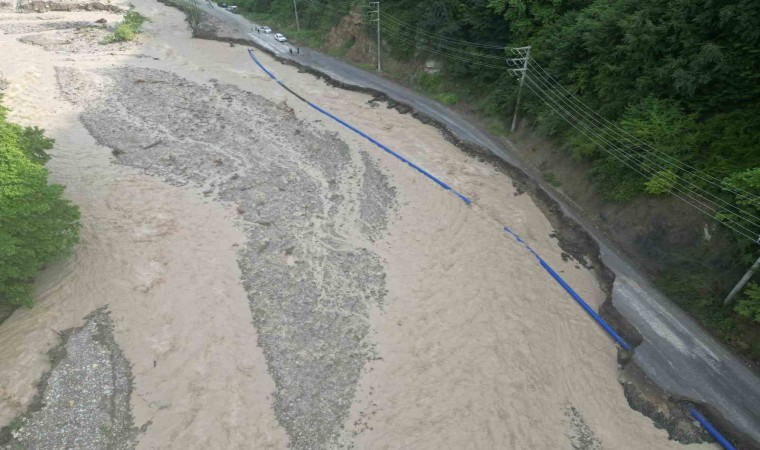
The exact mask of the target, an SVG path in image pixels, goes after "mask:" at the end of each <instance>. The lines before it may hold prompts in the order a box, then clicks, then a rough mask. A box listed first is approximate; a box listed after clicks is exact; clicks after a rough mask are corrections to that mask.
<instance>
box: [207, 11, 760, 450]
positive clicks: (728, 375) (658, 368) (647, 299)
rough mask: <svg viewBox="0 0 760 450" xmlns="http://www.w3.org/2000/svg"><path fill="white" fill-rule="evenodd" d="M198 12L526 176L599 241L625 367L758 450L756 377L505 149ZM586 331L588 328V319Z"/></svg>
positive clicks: (398, 95)
mask: <svg viewBox="0 0 760 450" xmlns="http://www.w3.org/2000/svg"><path fill="white" fill-rule="evenodd" d="M204 7H205V8H207V11H208V12H209V13H210V14H211V15H213V16H214V17H216V18H218V19H220V20H222V21H224V22H226V23H227V24H229V25H232V26H233V27H236V28H237V30H238V32H239V33H240V35H239V36H234V37H238V38H241V39H249V40H253V41H255V42H256V43H257V44H258V45H259V46H261V47H265V48H268V49H269V50H271V51H272V52H275V53H277V54H278V55H279V56H281V57H283V58H290V59H293V60H296V61H298V62H299V63H300V64H303V65H306V66H310V67H312V68H313V69H316V70H317V71H319V72H322V73H324V74H325V75H327V76H329V77H331V78H333V79H334V80H336V81H340V82H342V83H345V84H348V85H354V86H359V87H364V88H371V89H375V90H377V91H380V92H383V93H385V94H386V95H387V96H388V97H389V98H391V99H394V100H396V101H399V102H402V103H406V104H409V105H414V107H415V108H416V109H417V110H418V111H420V112H422V113H424V114H426V115H428V116H430V117H431V118H433V119H435V120H437V121H439V122H440V123H443V124H444V125H445V126H446V127H447V128H448V129H449V131H451V132H452V133H453V134H455V135H456V136H457V137H458V138H459V139H461V140H463V141H469V142H472V143H475V144H477V145H479V146H481V147H484V148H486V149H488V150H490V151H491V152H493V153H494V154H495V155H497V156H498V157H500V158H502V159H504V160H505V161H507V162H508V163H510V164H512V165H515V166H517V167H520V168H521V169H523V170H524V171H525V172H527V173H529V174H531V175H532V177H533V179H534V180H535V181H536V182H538V183H539V184H540V185H542V186H543V188H544V189H545V190H546V191H547V192H548V193H549V194H550V195H551V196H552V197H553V198H554V199H555V200H556V201H557V202H558V203H559V204H560V205H561V207H562V208H563V210H564V212H565V214H567V215H568V216H570V217H572V218H574V219H575V220H576V221H578V222H579V223H580V224H581V225H583V227H584V228H585V229H586V231H588V232H589V233H590V234H591V235H592V236H593V237H594V238H595V239H596V240H597V242H598V243H599V246H600V249H601V255H602V260H603V262H604V263H605V264H606V265H607V266H608V267H609V268H610V270H612V271H613V272H614V273H615V275H616V279H615V283H614V286H613V294H612V302H613V305H614V306H615V308H617V310H618V311H619V312H620V313H621V314H622V315H623V316H624V317H625V318H626V319H627V320H628V321H629V322H630V323H631V324H632V325H633V326H635V327H636V328H637V329H638V331H639V332H640V333H641V335H642V337H643V342H642V343H641V345H639V346H638V347H637V348H636V350H635V351H634V355H633V362H634V363H635V364H636V365H637V366H638V367H640V368H641V369H642V370H643V372H644V373H645V374H646V375H647V376H648V377H649V378H650V379H652V380H653V381H654V382H655V383H656V384H657V385H659V386H660V387H661V388H662V389H664V390H665V391H666V392H669V393H671V394H672V395H674V396H677V397H680V398H684V399H689V400H692V401H694V402H696V403H704V404H707V405H710V406H711V407H712V409H713V410H714V411H717V412H718V413H719V414H720V415H721V416H722V417H723V419H724V420H726V421H727V422H730V423H732V424H733V426H734V427H736V429H738V430H739V431H740V432H742V433H744V434H745V435H747V436H748V437H750V438H751V439H753V440H754V441H755V444H756V445H757V446H758V447H760V377H758V375H757V374H756V373H754V372H753V371H752V370H750V369H748V368H747V367H746V366H745V365H744V363H743V362H742V361H741V360H740V359H739V358H737V357H736V356H734V355H733V354H731V352H730V351H729V350H728V349H727V348H726V347H725V346H723V345H722V344H721V343H720V342H718V341H717V340H715V339H714V338H713V337H712V336H710V335H709V334H708V333H707V332H705V331H704V330H703V329H702V328H701V326H699V325H698V324H697V323H696V322H695V321H694V319H692V318H691V317H690V316H689V315H688V314H686V313H685V312H684V311H683V310H681V309H680V308H679V307H678V306H676V305H675V304H674V303H673V302H671V301H670V300H669V299H667V298H666V297H665V296H664V295H663V294H662V293H660V292H659V291H658V290H657V289H656V288H655V287H654V286H653V285H652V283H651V282H649V281H648V280H647V279H646V278H645V277H644V276H642V275H641V274H640V273H639V272H638V271H637V270H636V269H635V268H634V266H633V265H632V264H630V263H629V262H628V261H626V259H625V258H624V257H623V256H622V255H621V254H619V253H618V252H617V251H616V250H614V249H613V248H612V246H611V245H610V244H609V241H608V240H607V239H606V238H605V237H604V236H603V235H602V234H601V233H600V232H599V231H598V230H597V229H596V228H595V227H594V226H593V225H592V224H591V222H590V221H588V220H586V219H585V218H584V217H583V215H582V214H581V213H580V211H579V209H578V208H577V207H575V206H574V205H573V202H572V201H571V200H570V199H568V198H566V197H564V196H563V195H562V194H561V193H558V192H556V191H555V190H554V189H553V188H552V187H551V186H549V185H547V184H546V183H545V182H544V181H543V180H542V178H541V177H540V176H537V174H536V173H535V171H534V170H532V169H531V168H530V167H526V166H525V165H524V164H522V163H521V161H520V160H518V159H517V158H516V157H515V156H514V154H512V153H511V152H510V149H509V148H505V147H504V146H503V145H501V144H500V143H498V142H497V141H496V140H494V139H492V138H491V137H489V136H488V135H487V134H486V133H485V132H483V131H481V130H479V129H478V128H477V127H475V126H474V125H472V124H471V123H469V122H467V120H465V119H464V118H462V117H461V116H459V115H458V114H457V113H455V112H454V111H451V110H450V109H448V108H447V107H445V106H443V105H441V104H440V103H438V102H436V101H434V100H432V99H429V98H427V97H425V96H424V95H421V94H419V93H417V92H415V91H412V90H410V89H408V88H405V87H403V86H400V85H399V84H397V83H395V82H393V81H390V80H387V79H385V78H382V77H380V76H378V75H376V74H374V73H370V72H367V71H364V70H362V69H359V68H356V67H354V66H351V65H349V64H347V63H344V62H342V61H339V60H337V59H335V58H333V57H330V56H326V55H324V54H322V53H319V52H316V51H314V50H310V49H306V48H301V49H300V54H291V53H290V51H289V50H290V49H291V48H294V47H291V45H290V44H289V43H280V42H277V41H275V39H274V37H273V36H272V35H271V34H264V33H261V34H258V33H256V32H253V33H252V31H253V29H254V26H256V25H257V24H253V23H251V22H250V21H248V20H247V19H245V18H244V17H242V16H239V15H236V14H232V13H229V12H227V11H225V10H222V9H221V8H217V7H213V6H211V7H209V6H208V5H206V4H204ZM258 25H261V24H258ZM273 32H277V30H274V31H273ZM294 53H295V52H294ZM589 326H596V325H595V324H594V323H593V322H592V321H591V320H589Z"/></svg>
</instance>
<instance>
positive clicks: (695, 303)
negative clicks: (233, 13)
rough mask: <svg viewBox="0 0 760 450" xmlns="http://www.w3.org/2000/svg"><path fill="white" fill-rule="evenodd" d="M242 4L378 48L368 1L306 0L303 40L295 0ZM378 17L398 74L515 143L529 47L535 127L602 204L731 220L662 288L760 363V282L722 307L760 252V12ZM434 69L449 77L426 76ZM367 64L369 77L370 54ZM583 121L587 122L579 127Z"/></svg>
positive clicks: (474, 8) (389, 12)
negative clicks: (679, 206) (718, 242)
mask: <svg viewBox="0 0 760 450" xmlns="http://www.w3.org/2000/svg"><path fill="white" fill-rule="evenodd" d="M232 3H235V4H237V5H238V6H239V7H240V8H241V9H242V10H243V11H244V13H246V14H250V15H251V16H252V18H253V19H255V20H257V21H258V22H259V23H261V21H262V20H264V21H267V22H268V23H270V24H272V25H275V26H278V27H279V28H280V29H284V30H285V31H286V32H287V33H288V36H290V37H291V38H295V40H296V41H297V42H302V43H304V44H306V45H311V46H315V47H318V48H321V49H323V50H325V51H327V52H328V53H331V54H333V55H334V56H343V55H344V54H345V53H346V52H347V51H348V49H349V48H350V47H351V46H352V45H355V44H356V43H355V42H354V41H355V37H351V38H350V39H349V40H347V41H346V42H343V43H341V45H340V46H339V47H338V48H337V49H336V48H335V43H334V42H333V43H332V47H330V46H328V45H327V36H328V35H329V34H330V32H331V31H334V30H335V29H336V27H337V26H339V25H340V24H341V23H342V21H343V22H345V19H346V17H348V16H353V17H358V18H359V20H360V21H361V22H362V26H363V30H364V36H365V38H366V40H370V41H371V40H372V39H374V27H375V23H373V22H372V19H374V18H376V17H377V14H376V13H374V12H373V11H374V6H370V5H369V4H368V3H366V2H355V1H353V2H352V1H346V0H321V1H320V0H301V1H299V2H298V3H297V5H298V8H299V15H300V19H301V21H300V22H301V23H300V24H301V30H300V31H299V30H296V29H295V22H294V15H293V2H292V0H236V1H233V2H232ZM381 8H382V12H381V13H380V19H381V30H382V36H383V38H382V48H383V50H382V51H383V56H384V57H385V58H387V59H388V60H389V62H391V61H397V62H400V64H398V65H397V67H400V69H399V68H397V69H396V73H395V75H402V76H401V78H405V79H406V81H409V82H410V83H411V84H413V85H414V86H415V87H417V88H419V89H422V90H424V91H426V92H428V93H429V94H430V95H431V96H433V97H435V98H437V99H438V100H439V101H441V102H443V103H448V104H456V103H461V102H467V104H468V105H470V106H471V107H472V109H474V110H475V111H477V113H478V114H480V115H481V116H482V117H484V118H486V119H490V118H494V117H496V118H501V122H500V125H499V126H494V127H489V130H490V131H492V132H494V133H497V134H498V133H503V134H505V135H508V131H507V130H508V120H509V119H510V118H511V115H512V113H513V111H514V106H515V100H516V96H517V92H518V86H519V84H518V82H517V78H516V76H519V75H520V73H519V72H514V71H512V70H510V69H514V68H518V67H520V64H521V63H522V62H521V61H516V62H515V65H510V64H508V63H507V59H509V58H518V57H522V56H525V53H524V52H518V53H515V52H514V51H510V49H511V48H514V47H524V46H531V50H530V55H529V58H530V59H529V61H530V64H531V65H530V68H529V72H528V78H527V79H528V81H527V82H526V83H525V86H524V89H523V94H522V95H523V111H524V112H525V113H526V114H527V117H528V119H529V122H530V126H531V127H532V128H533V129H534V131H535V132H536V133H540V134H542V135H543V136H546V137H547V138H549V139H552V140H553V142H555V143H556V145H557V146H558V147H562V148H563V149H565V150H566V151H568V152H570V154H572V155H573V157H574V158H576V159H579V160H584V161H587V162H588V163H589V167H590V169H589V171H588V178H589V180H590V182H591V183H593V184H594V185H595V186H596V187H597V190H598V192H599V195H600V196H602V197H603V198H604V199H605V200H606V201H608V202H620V203H625V202H630V201H632V200H634V199H636V198H640V197H641V196H660V197H668V196H675V197H678V198H680V199H683V200H684V201H687V202H689V203H692V204H694V205H696V207H699V209H702V210H703V211H705V212H706V213H708V214H709V215H711V216H712V217H714V218H715V219H716V220H717V221H721V222H722V223H723V224H724V225H725V228H724V229H723V231H724V232H725V234H726V235H727V236H729V237H728V240H729V241H730V242H731V244H730V249H728V250H725V251H723V252H722V254H721V255H720V256H719V257H715V256H714V255H712V256H710V255H709V251H708V250H705V249H704V248H703V247H705V246H706V245H707V244H705V243H704V242H695V243H693V244H692V247H694V248H685V249H682V250H681V251H680V252H679V253H678V254H674V255H668V258H670V259H671V260H672V261H673V263H672V266H673V268H672V270H667V271H665V272H664V273H661V274H657V277H656V279H655V281H656V282H657V283H658V285H660V287H661V288H663V289H664V290H665V291H666V292H667V293H668V294H669V295H670V296H671V297H672V298H674V299H675V300H676V301H677V302H679V303H680V304H681V305H682V306H684V307H685V308H686V309H687V310H689V311H691V312H692V314H694V315H695V316H696V317H697V318H698V319H699V320H700V321H701V322H702V323H703V324H705V325H706V326H708V327H709V328H710V329H712V330H713V332H715V333H716V334H717V335H719V336H720V337H722V338H724V339H725V340H727V341H728V342H729V343H731V344H732V345H734V346H735V347H737V348H738V349H739V350H741V351H743V352H744V353H745V354H748V355H750V356H751V357H752V358H754V359H760V331H758V329H759V328H760V287H758V284H755V283H750V284H749V287H748V288H747V289H745V292H744V294H743V295H742V296H741V297H740V300H739V301H738V302H737V303H736V304H735V305H732V306H730V307H724V306H723V305H722V297H723V296H725V294H726V292H727V291H728V289H730V287H731V286H732V284H733V283H734V282H735V281H736V279H738V278H739V276H741V274H742V273H743V271H744V270H746V268H747V267H749V265H750V264H751V263H752V262H753V261H754V260H755V259H756V258H757V257H758V256H759V255H760V246H758V245H757V243H755V242H753V241H754V240H756V239H757V236H758V234H760V219H758V217H760V45H759V44H760V2H757V1H754V0H690V1H684V0H676V1H671V2H663V1H658V0H636V1H634V0H564V1H563V0H552V1H545V0H470V1H463V0H437V1H428V0H422V1H419V0H383V1H382V4H381ZM370 43H371V42H370ZM365 44H366V43H365ZM365 46H366V48H367V49H368V51H369V52H370V53H371V52H372V51H373V50H372V46H370V45H365ZM341 47H342V49H343V51H341ZM429 60H436V61H437V62H440V63H441V65H440V71H435V72H432V73H431V72H429V71H426V70H423V69H425V62H426V61H429ZM354 62H358V63H360V65H363V66H365V67H366V68H367V69H370V68H371V67H372V63H373V56H372V55H371V54H370V55H369V57H367V58H366V61H363V63H364V64H362V61H356V60H354ZM388 71H389V72H391V75H394V73H393V72H394V69H393V67H391V68H390V69H389V70H388ZM404 71H406V74H403V73H401V74H400V73H399V72H404ZM404 75H405V76H404ZM578 105H585V106H586V107H587V108H588V109H585V110H583V111H581V110H580V109H581V108H582V107H580V106H578ZM574 108H578V109H574ZM588 111H593V114H594V115H595V116H594V117H591V116H592V113H588ZM584 113H585V114H587V115H588V117H590V118H589V119H588V120H586V121H585V125H584V124H583V123H582V124H581V125H584V126H574V124H573V123H572V120H570V121H568V115H570V117H571V119H572V118H573V117H574V116H581V115H582V114H584ZM600 118H603V119H600ZM609 146H612V148H614V149H616V151H610V148H606V147H609Z"/></svg>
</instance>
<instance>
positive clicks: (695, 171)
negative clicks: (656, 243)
mask: <svg viewBox="0 0 760 450" xmlns="http://www.w3.org/2000/svg"><path fill="white" fill-rule="evenodd" d="M531 64H532V65H533V66H535V67H536V68H537V69H538V70H539V71H540V72H541V73H543V76H542V75H541V73H539V74H538V75H539V76H540V77H542V78H543V79H547V78H548V79H549V80H551V82H553V84H554V85H556V86H558V87H559V88H560V89H562V90H563V91H564V92H565V93H567V95H568V96H570V97H571V98H572V99H573V100H575V101H576V102H578V103H580V104H581V105H582V106H583V108H584V109H585V110H586V111H588V114H590V117H591V118H592V119H593V120H596V121H597V123H599V124H600V127H602V126H604V125H606V127H610V128H612V130H610V132H613V133H615V134H616V135H620V136H622V138H623V139H624V140H626V141H628V142H630V143H632V144H634V145H636V146H637V147H645V148H648V149H649V150H648V151H649V152H650V153H654V154H657V155H659V156H658V157H659V158H664V159H665V160H667V163H669V164H672V165H675V166H680V167H679V168H681V170H683V171H684V172H687V173H689V174H691V175H694V176H695V177H697V178H699V179H701V180H702V181H705V182H707V183H710V184H712V185H713V186H716V187H718V188H719V189H721V190H728V191H731V192H734V193H735V194H743V195H747V196H749V197H750V198H752V199H757V196H755V195H753V194H751V193H749V192H747V191H744V190H742V189H738V188H734V187H726V186H725V185H724V184H723V183H722V181H721V180H720V179H718V178H716V177H714V176H712V175H710V174H708V173H705V172H701V171H700V170H699V169H696V168H695V167H692V166H690V165H689V164H687V163H685V162H683V161H680V160H678V159H676V158H675V157H673V156H671V155H668V154H667V153H664V152H662V151H659V150H657V149H656V148H654V147H652V145H650V144H649V143H647V142H645V141H643V140H642V139H640V138H638V137H636V136H634V135H632V134H631V133H629V132H628V131H626V130H625V129H623V128H622V127H620V126H619V125H618V124H616V123H615V122H612V121H610V120H609V119H606V118H604V117H603V116H601V115H600V114H599V113H598V112H596V111H594V110H593V109H591V108H590V107H588V106H587V105H585V104H584V103H583V102H582V100H580V99H579V98H578V97H577V96H576V95H574V94H573V93H572V92H570V91H568V90H567V89H566V88H565V87H564V86H562V84H560V83H559V82H558V81H557V80H555V79H554V78H553V77H552V76H551V74H549V73H548V72H547V71H546V70H545V69H544V68H543V67H542V66H541V65H540V64H539V63H538V62H537V61H535V59H534V60H532V61H531ZM644 150H645V151H646V149H644ZM684 167H685V168H686V169H689V170H690V171H691V172H690V171H688V170H686V169H683V168H684ZM713 180H714V181H713Z"/></svg>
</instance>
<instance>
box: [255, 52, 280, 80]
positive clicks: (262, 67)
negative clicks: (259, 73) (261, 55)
mask: <svg viewBox="0 0 760 450" xmlns="http://www.w3.org/2000/svg"><path fill="white" fill-rule="evenodd" d="M248 56H250V57H251V59H253V62H255V63H256V65H257V66H259V67H261V70H263V71H264V73H266V74H267V75H269V78H271V79H273V80H275V81H277V78H275V76H274V75H272V73H271V72H270V71H268V70H267V68H266V67H264V65H263V64H261V62H260V61H259V60H258V59H256V57H255V56H253V51H252V50H251V49H250V48H249V49H248Z"/></svg>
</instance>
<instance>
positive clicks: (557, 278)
mask: <svg viewBox="0 0 760 450" xmlns="http://www.w3.org/2000/svg"><path fill="white" fill-rule="evenodd" d="M504 231H506V232H507V233H509V234H511V235H512V237H513V238H515V240H516V241H517V242H519V243H520V244H522V245H523V246H524V247H525V248H527V249H528V251H529V252H530V253H531V254H533V256H535V257H536V259H537V260H538V263H539V264H541V267H543V268H544V269H545V270H546V271H547V272H549V275H551V276H552V278H554V280H555V281H556V282H557V283H559V285H560V286H562V288H563V289H565V291H567V293H568V294H570V297H572V298H573V300H575V301H576V302H577V303H578V304H579V305H581V308H583V309H584V310H585V311H586V312H587V313H588V314H589V315H590V316H591V318H592V319H594V320H595V321H596V323H598V324H599V325H600V326H601V327H602V328H604V331H606V332H607V333H608V334H609V335H610V336H612V339H614V340H615V342H617V343H618V344H619V345H620V346H621V347H622V348H623V350H625V351H627V352H630V351H631V346H630V345H628V343H627V342H626V341H625V340H624V339H623V338H622V337H620V335H619V334H617V333H616V332H615V330H613V329H612V327H611V326H610V324H608V323H607V322H606V321H605V320H604V319H602V317H601V316H600V315H599V314H598V313H597V312H596V311H594V308H592V307H590V306H589V305H588V303H586V301H585V300H583V298H581V296H580V295H578V293H577V292H575V290H573V288H571V287H570V285H569V284H567V282H566V281H565V280H563V279H562V277H561V276H559V274H558V273H557V272H555V271H554V269H552V268H551V266H549V264H547V263H546V261H544V259H543V258H541V257H540V256H538V253H536V252H535V250H533V249H532V248H530V245H528V244H526V243H525V241H523V240H522V239H520V236H518V235H517V234H515V233H514V232H513V231H512V230H510V229H509V228H508V227H504Z"/></svg>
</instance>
